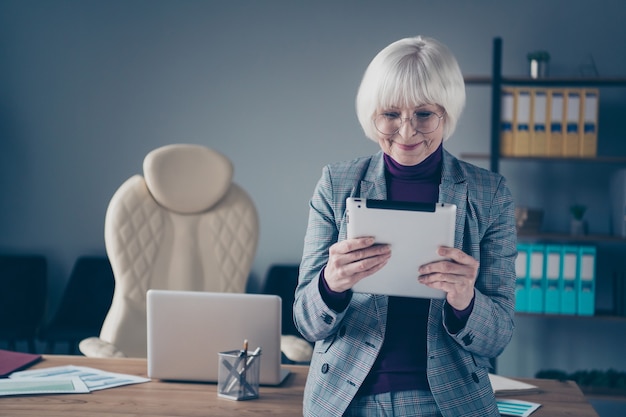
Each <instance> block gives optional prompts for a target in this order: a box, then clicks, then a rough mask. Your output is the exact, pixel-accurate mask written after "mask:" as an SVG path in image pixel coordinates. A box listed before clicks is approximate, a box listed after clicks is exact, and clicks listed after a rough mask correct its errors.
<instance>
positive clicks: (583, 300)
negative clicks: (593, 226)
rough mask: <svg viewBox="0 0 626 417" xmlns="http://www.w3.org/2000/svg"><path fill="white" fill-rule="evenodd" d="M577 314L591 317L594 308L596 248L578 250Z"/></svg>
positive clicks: (582, 247)
mask: <svg viewBox="0 0 626 417" xmlns="http://www.w3.org/2000/svg"><path fill="white" fill-rule="evenodd" d="M577 284H578V285H577V290H578V314H579V315H581V316H593V314H594V313H595V308H596V248H595V246H581V247H580V248H579V250H578V280H577Z"/></svg>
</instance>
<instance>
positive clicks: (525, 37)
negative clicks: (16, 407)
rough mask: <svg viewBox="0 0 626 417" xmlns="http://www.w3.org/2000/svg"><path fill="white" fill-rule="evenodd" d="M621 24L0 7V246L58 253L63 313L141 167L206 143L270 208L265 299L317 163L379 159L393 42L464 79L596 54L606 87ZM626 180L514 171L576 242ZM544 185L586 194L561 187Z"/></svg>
mask: <svg viewBox="0 0 626 417" xmlns="http://www.w3.org/2000/svg"><path fill="white" fill-rule="evenodd" d="M625 17H626V6H625V3H624V2H622V1H621V0H601V1H595V2H589V1H579V0H578V1H572V0H559V1H544V0H528V1H523V2H522V1H519V2H514V1H507V2H504V1H496V0H481V1H472V2H467V1H464V0H454V1H446V2H436V1H398V0H395V1H370V0H367V1H343V2H336V1H315V2H297V1H287V0H284V1H282V0H281V1H253V0H234V1H228V2H226V1H219V2H218V1H165V0H149V1H148V0H131V1H120V0H109V1H95V0H91V1H78V0H75V1H71V0H58V1H44V0H41V1H37V0H27V1H23V0H0V192H1V195H2V198H0V251H3V252H18V253H19V252H39V253H43V254H45V255H47V256H48V259H49V262H50V267H49V268H50V280H51V288H50V291H51V298H50V311H51V312H52V311H54V308H55V307H56V304H57V303H58V299H59V297H60V294H61V292H62V290H63V287H64V284H65V282H66V277H67V276H68V274H69V271H70V269H71V266H72V264H73V262H74V260H75V259H76V258H77V257H78V256H79V255H81V254H104V243H103V221H104V214H105V210H106V207H107V204H108V201H109V199H110V197H111V196H112V194H113V193H114V192H115V190H116V189H117V187H118V186H119V185H120V184H121V183H122V182H123V181H124V180H125V179H126V178H128V177H129V176H131V175H133V174H136V173H140V172H141V163H142V160H143V157H144V155H145V154H146V153H147V152H148V151H150V150H151V149H153V148H155V147H158V146H161V145H165V144H168V143H173V142H188V143H200V144H204V145H207V146H210V147H213V148H215V149H217V150H219V151H221V152H223V153H224V154H226V155H227V156H229V157H230V158H231V159H232V160H233V162H234V164H235V170H236V172H235V180H236V181H237V182H238V183H239V184H241V185H242V186H243V187H244V188H246V189H247V190H248V191H249V192H250V194H251V195H252V197H253V199H254V200H255V202H256V204H257V206H258V210H259V213H260V218H261V237H260V245H259V250H258V253H257V257H256V260H255V262H254V266H253V274H254V276H253V281H252V283H251V288H252V289H254V288H258V286H259V285H260V283H261V281H262V279H263V276H264V275H265V273H266V271H267V269H268V267H269V266H270V264H272V263H283V262H290V263H297V262H298V261H299V257H300V255H301V250H302V240H303V235H304V232H305V228H306V221H307V213H308V206H307V204H308V199H309V197H310V195H311V192H312V190H313V187H314V185H315V183H316V181H317V179H318V178H319V175H320V172H321V167H322V166H323V165H324V164H326V163H328V162H331V161H335V160H342V159H348V158H353V157H356V156H360V155H365V154H369V153H372V152H374V151H375V150H376V149H377V147H376V145H375V144H374V143H372V142H370V141H368V140H367V139H365V138H364V136H363V134H362V132H361V131H360V128H359V126H358V123H357V120H356V116H355V114H354V97H355V93H356V89H357V87H358V84H359V81H360V77H361V75H362V73H363V71H364V69H365V67H366V65H367V64H368V62H369V61H370V59H371V58H372V57H373V56H374V55H375V54H376V53H377V52H378V51H379V50H380V49H381V48H382V47H384V46H385V45H387V44H388V43H390V42H392V41H394V40H397V39H399V38H401V37H406V36H412V35H415V34H425V35H429V36H434V37H436V38H438V39H440V40H441V41H443V42H444V43H446V44H447V45H448V46H449V47H450V48H451V49H452V50H453V52H454V53H455V54H456V55H457V57H458V59H459V62H460V64H461V67H462V69H463V72H464V73H465V74H468V75H488V74H489V73H490V70H491V46H492V39H493V37H495V36H501V37H502V38H503V41H504V64H503V70H504V73H505V74H507V75H523V74H525V73H526V59H525V56H526V53H527V52H529V51H531V50H535V49H546V50H548V51H550V52H551V53H552V57H553V59H552V64H551V72H552V74H554V75H568V76H571V75H576V74H578V72H579V67H580V65H581V64H582V63H583V62H584V61H585V60H586V59H588V57H589V55H590V54H593V58H594V59H595V62H596V65H597V67H598V69H599V71H600V72H601V74H602V75H605V76H617V75H619V76H624V75H625V74H626V55H625V54H624V41H626V25H624V24H623V22H624V18H625ZM623 93H624V91H623V90H622V91H620V92H619V94H618V93H616V92H614V91H606V92H605V91H603V93H602V101H603V104H602V105H603V106H604V107H605V108H606V109H608V110H606V111H603V113H602V114H603V117H605V116H604V115H605V114H607V115H611V114H620V112H621V111H622V110H623V101H624V100H623V96H624V95H623ZM489 94H490V92H489V89H488V88H486V87H481V86H470V87H468V105H467V109H466V112H465V113H464V116H463V118H462V120H461V122H460V124H459V126H458V130H457V133H456V134H455V136H454V137H453V138H451V139H450V140H449V141H448V142H447V143H446V146H447V148H448V149H449V150H450V151H451V152H453V153H454V154H456V155H459V154H460V153H462V152H483V153H486V152H487V151H488V134H489V105H490V104H489V97H490V96H489ZM620 94H621V97H620ZM620 106H622V107H620ZM605 118H606V117H605ZM619 122H620V120H619V117H608V118H606V120H602V119H601V132H602V133H601V135H603V134H604V135H605V136H601V146H600V147H601V151H608V152H614V151H615V149H617V150H618V151H623V150H624V145H623V142H626V141H624V140H623V139H624V137H623V135H621V136H619V137H617V136H614V137H611V136H610V135H609V134H608V133H610V132H611V130H612V129H614V127H615V126H617V125H618V124H619ZM611 125H613V127H611ZM624 154H626V152H624ZM476 162H477V163H478V164H480V165H483V166H485V161H476ZM614 169H615V167H614V166H612V167H609V168H608V169H605V168H603V169H600V170H597V171H601V172H600V173H599V174H598V175H599V176H598V175H591V176H589V175H585V176H583V177H581V178H580V179H578V178H577V177H575V176H576V175H579V174H577V172H579V171H580V170H579V169H578V170H576V171H574V172H571V171H568V168H559V167H558V166H557V167H556V168H550V170H549V171H547V172H546V168H545V167H542V166H538V165H535V164H531V165H522V166H520V165H515V164H513V166H510V167H508V168H507V167H505V168H504V169H503V173H504V174H505V175H507V176H508V177H510V179H511V187H512V188H513V190H514V194H515V196H516V199H517V200H518V203H519V204H522V205H533V206H543V205H544V204H552V205H554V206H555V207H556V208H555V209H553V210H552V211H551V212H550V213H547V214H546V215H547V217H548V218H547V220H548V221H547V225H548V226H547V227H548V229H550V228H551V229H553V230H566V228H567V221H568V220H567V215H566V210H567V209H566V207H567V205H568V204H569V203H570V202H571V201H573V200H577V201H582V202H588V204H590V205H591V207H590V220H589V221H590V227H591V228H592V230H593V231H596V232H607V231H608V229H609V223H608V220H607V213H608V212H607V213H605V212H604V211H603V210H605V209H604V208H603V207H602V204H601V203H600V202H598V203H593V201H594V200H598V201H606V192H605V187H606V181H607V176H610V175H611V173H612V170H614ZM607 170H608V171H607ZM593 171H596V169H594V170H593ZM545 175H549V176H550V178H553V177H555V176H557V177H558V176H563V177H565V178H566V179H567V178H569V177H570V175H574V178H575V179H576V180H575V183H576V184H577V185H576V187H573V186H570V185H567V186H559V187H556V188H558V190H559V191H558V192H555V187H554V186H548V185H545V186H542V184H546V181H544V180H543V178H544V176H545ZM537 183H538V184H537ZM581 184H582V185H581ZM606 190H608V188H606Z"/></svg>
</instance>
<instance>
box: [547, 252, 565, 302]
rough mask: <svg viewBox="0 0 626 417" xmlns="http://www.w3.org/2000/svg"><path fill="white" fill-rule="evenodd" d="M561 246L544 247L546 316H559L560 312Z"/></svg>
mask: <svg viewBox="0 0 626 417" xmlns="http://www.w3.org/2000/svg"><path fill="white" fill-rule="evenodd" d="M561 248H562V246H561V245H546V253H545V263H546V268H545V271H546V273H545V277H544V288H545V296H544V312H545V313H546V314H559V313H560V312H561V290H560V288H559V280H560V279H561V269H562V265H561Z"/></svg>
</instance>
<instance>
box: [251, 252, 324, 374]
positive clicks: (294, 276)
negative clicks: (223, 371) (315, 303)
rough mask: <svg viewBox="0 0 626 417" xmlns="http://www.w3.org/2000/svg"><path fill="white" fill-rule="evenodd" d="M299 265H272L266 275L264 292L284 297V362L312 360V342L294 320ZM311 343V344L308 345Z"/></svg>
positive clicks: (282, 342)
mask: <svg viewBox="0 0 626 417" xmlns="http://www.w3.org/2000/svg"><path fill="white" fill-rule="evenodd" d="M298 272H299V265H297V264H287V265H271V266H270V269H269V270H268V272H267V276H266V277H265V284H264V286H263V291H262V292H263V294H273V295H278V296H279V297H280V298H281V299H282V334H283V338H282V340H281V349H282V351H283V358H282V361H283V363H287V364H293V363H306V362H309V361H310V360H311V355H312V353H313V349H312V344H311V343H309V342H307V341H306V340H304V339H303V338H302V335H301V334H300V332H299V331H298V329H297V328H296V325H295V324H294V322H293V302H294V298H295V295H294V292H295V290H296V286H297V285H298ZM307 345H309V346H307Z"/></svg>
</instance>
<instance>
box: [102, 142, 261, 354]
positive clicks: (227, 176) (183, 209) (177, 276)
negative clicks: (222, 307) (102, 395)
mask: <svg viewBox="0 0 626 417" xmlns="http://www.w3.org/2000/svg"><path fill="white" fill-rule="evenodd" d="M143 171H144V176H141V175H135V176H133V177H131V178H129V179H128V180H127V181H126V182H125V183H123V184H122V185H121V187H120V188H119V189H118V190H117V191H116V193H115V194H114V195H113V197H112V199H111V201H110V203H109V207H108V209H107V212H106V217H105V231H104V237H105V246H106V251H107V255H108V257H109V260H110V262H111V267H112V268H113V273H114V276H115V293H114V296H113V301H112V304H111V308H110V310H109V312H108V314H107V316H106V319H105V321H104V323H103V325H102V329H101V333H100V339H102V340H103V341H105V342H108V343H110V344H113V345H114V346H115V347H116V348H117V349H118V350H120V351H121V352H123V354H124V355H125V356H129V357H145V356H146V349H147V348H146V292H147V291H148V289H150V288H156V289H172V290H189V291H214V292H239V293H242V292H245V289H246V283H247V280H248V276H249V273H250V269H251V265H252V261H253V259H254V256H255V253H256V248H257V242H258V233H259V222H258V216H257V212H256V208H255V206H254V203H253V201H252V199H251V198H250V196H249V195H248V194H247V193H246V192H245V191H244V190H243V189H242V188H241V187H240V186H238V185H237V184H235V183H233V182H232V177H233V166H232V163H231V162H230V160H229V159H228V158H226V157H225V156H223V155H221V154H220V153H218V152H216V151H214V150H211V149H209V148H206V147H203V146H200V145H188V144H175V145H168V146H164V147H161V148H158V149H155V150H153V151H152V152H150V153H149V154H148V155H147V156H146V157H145V159H144V163H143Z"/></svg>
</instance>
